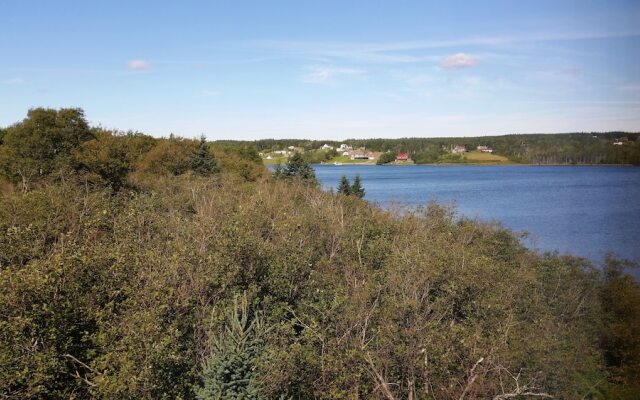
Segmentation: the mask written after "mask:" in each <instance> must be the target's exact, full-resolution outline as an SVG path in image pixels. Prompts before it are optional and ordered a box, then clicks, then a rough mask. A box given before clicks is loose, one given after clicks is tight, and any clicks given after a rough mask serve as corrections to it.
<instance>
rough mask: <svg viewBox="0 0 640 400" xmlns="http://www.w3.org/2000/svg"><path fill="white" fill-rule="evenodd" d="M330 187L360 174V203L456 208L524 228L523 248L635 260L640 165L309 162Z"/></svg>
mask: <svg viewBox="0 0 640 400" xmlns="http://www.w3.org/2000/svg"><path fill="white" fill-rule="evenodd" d="M314 168H315V170H316V175H317V177H318V179H319V180H320V182H321V183H322V185H323V186H324V187H325V188H326V189H328V188H330V187H333V188H336V187H337V185H338V182H339V180H340V177H341V176H342V175H346V176H347V177H348V178H349V179H350V180H351V181H352V180H353V177H354V176H355V175H356V174H360V177H361V179H362V183H363V186H364V188H365V190H366V195H365V198H366V199H367V200H369V201H372V202H376V203H378V204H380V205H381V206H382V207H388V206H389V205H390V204H391V203H400V204H404V205H409V206H415V205H426V204H427V203H428V202H429V201H430V200H436V201H437V202H439V203H445V204H454V205H455V206H456V208H457V210H458V213H459V214H461V215H464V216H466V217H471V218H476V219H478V220H483V221H488V220H495V221H499V222H501V223H502V225H503V226H506V227H508V228H511V229H513V230H515V231H526V232H528V233H529V238H528V239H527V240H526V244H527V246H529V247H530V248H533V249H537V250H543V251H545V250H558V251H560V252H561V253H571V254H575V255H580V256H584V257H587V258H589V259H591V260H593V261H595V262H597V263H599V262H601V261H602V259H603V256H604V254H605V253H606V252H608V251H613V252H615V253H616V254H617V255H618V256H620V257H623V258H628V259H633V260H636V261H638V260H640V168H631V167H590V166H582V167H564V166H563V167H541V166H366V165H342V166H334V165H314Z"/></svg>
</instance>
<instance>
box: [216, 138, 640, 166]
mask: <svg viewBox="0 0 640 400" xmlns="http://www.w3.org/2000/svg"><path fill="white" fill-rule="evenodd" d="M639 138H640V133H638V132H589V133H587V132H583V133H563V134H512V135H503V136H482V137H458V138H401V139H347V140H345V141H343V142H336V141H317V140H313V141H312V140H299V139H286V140H285V139H283V140H276V139H263V140H256V141H245V142H242V141H240V142H235V143H236V145H237V144H239V143H242V144H245V145H255V146H256V148H257V149H258V150H259V151H273V150H280V149H283V148H286V147H288V146H295V147H298V148H302V149H305V150H309V151H310V150H313V149H317V148H319V147H320V146H322V145H323V144H329V145H332V146H339V145H340V143H345V144H348V145H350V146H353V147H354V148H360V147H364V148H366V149H367V150H371V151H380V152H384V153H387V157H389V159H388V161H393V159H392V157H394V156H395V154H397V153H399V152H406V153H408V154H409V156H410V157H411V159H412V160H414V161H415V162H416V163H418V164H432V163H437V162H439V161H440V160H441V159H442V157H443V156H446V155H447V154H448V153H449V152H450V151H451V148H452V147H453V146H455V145H465V146H466V147H467V149H469V150H475V149H476V147H477V146H489V147H492V148H493V149H494V152H495V154H498V155H502V156H505V157H507V158H508V159H509V160H511V161H513V162H516V163H525V164H540V165H550V164H561V165H583V164H589V165H598V164H627V165H640V139H639ZM617 141H620V143H621V145H614V143H615V142H617ZM224 143H227V144H229V143H233V142H231V141H225V142H224ZM316 158H317V160H315V159H314V161H313V162H320V161H323V160H322V159H321V158H318V156H316Z"/></svg>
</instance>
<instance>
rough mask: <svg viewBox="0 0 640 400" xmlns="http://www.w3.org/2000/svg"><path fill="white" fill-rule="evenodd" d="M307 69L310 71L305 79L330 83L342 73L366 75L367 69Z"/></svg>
mask: <svg viewBox="0 0 640 400" xmlns="http://www.w3.org/2000/svg"><path fill="white" fill-rule="evenodd" d="M307 70H308V71H309V72H307V73H306V74H304V76H303V80H304V81H305V82H310V83H329V82H331V81H332V80H333V78H335V77H336V76H341V75H342V76H343V75H351V76H362V75H365V71H363V70H360V69H355V68H336V67H309V68H307Z"/></svg>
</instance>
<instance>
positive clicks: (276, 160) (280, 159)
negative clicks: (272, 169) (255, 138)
mask: <svg viewBox="0 0 640 400" xmlns="http://www.w3.org/2000/svg"><path fill="white" fill-rule="evenodd" d="M288 159H289V158H288V157H284V156H283V157H273V158H272V159H271V160H267V159H266V158H263V159H262V162H263V163H264V164H265V165H271V164H274V165H275V164H286V163H287V160H288Z"/></svg>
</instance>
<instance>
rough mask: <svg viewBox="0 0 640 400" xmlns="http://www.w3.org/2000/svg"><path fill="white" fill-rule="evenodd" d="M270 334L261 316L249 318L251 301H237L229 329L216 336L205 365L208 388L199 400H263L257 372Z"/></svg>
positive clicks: (229, 316)
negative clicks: (248, 303) (265, 338)
mask: <svg viewBox="0 0 640 400" xmlns="http://www.w3.org/2000/svg"><path fill="white" fill-rule="evenodd" d="M265 332H266V330H265V328H264V325H263V323H262V320H261V318H260V317H259V316H256V317H254V318H253V319H250V318H249V310H248V307H247V298H246V296H243V297H241V298H240V301H238V297H236V298H235V299H234V303H233V307H231V308H229V310H228V311H227V318H226V324H225V329H224V331H223V333H222V334H220V335H218V336H214V337H213V338H212V343H211V354H210V356H209V358H208V359H207V360H206V361H205V363H204V369H203V381H204V387H202V388H200V389H199V390H198V391H197V393H196V396H197V398H198V399H199V400H214V399H215V400H222V399H225V400H227V399H228V400H236V399H238V400H239V399H243V400H256V399H262V398H263V397H262V396H261V394H260V380H259V375H258V372H257V370H256V364H257V362H258V357H259V356H260V353H261V350H262V345H263V336H264V334H265Z"/></svg>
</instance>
